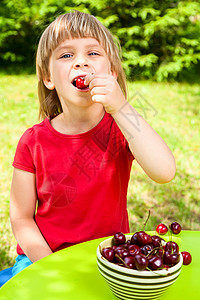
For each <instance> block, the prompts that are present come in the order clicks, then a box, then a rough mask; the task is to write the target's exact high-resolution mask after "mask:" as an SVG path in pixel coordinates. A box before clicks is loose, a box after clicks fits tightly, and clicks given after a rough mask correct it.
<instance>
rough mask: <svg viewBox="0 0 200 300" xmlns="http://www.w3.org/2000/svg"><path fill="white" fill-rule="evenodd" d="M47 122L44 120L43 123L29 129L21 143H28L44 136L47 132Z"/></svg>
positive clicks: (22, 137) (23, 135)
mask: <svg viewBox="0 0 200 300" xmlns="http://www.w3.org/2000/svg"><path fill="white" fill-rule="evenodd" d="M46 122H47V119H44V120H43V121H42V122H40V123H38V124H35V125H33V126H32V127H30V128H28V129H27V130H26V131H25V132H24V133H23V134H22V136H21V138H20V142H23V143H28V142H29V141H33V140H35V138H37V136H38V135H42V134H43V132H44V131H46Z"/></svg>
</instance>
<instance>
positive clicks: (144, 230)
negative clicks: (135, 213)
mask: <svg viewBox="0 0 200 300" xmlns="http://www.w3.org/2000/svg"><path fill="white" fill-rule="evenodd" d="M150 215H151V211H150V209H149V213H148V217H147V219H146V221H145V223H144V231H145V227H146V225H147V222H148V221H149V218H150Z"/></svg>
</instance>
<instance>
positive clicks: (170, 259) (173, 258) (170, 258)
mask: <svg viewBox="0 0 200 300" xmlns="http://www.w3.org/2000/svg"><path fill="white" fill-rule="evenodd" d="M179 260H180V254H179V253H170V252H168V251H165V253H164V256H163V263H164V264H165V265H169V266H173V265H175V264H177V263H178V262H179Z"/></svg>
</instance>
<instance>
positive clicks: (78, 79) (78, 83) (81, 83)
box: [76, 77, 87, 89]
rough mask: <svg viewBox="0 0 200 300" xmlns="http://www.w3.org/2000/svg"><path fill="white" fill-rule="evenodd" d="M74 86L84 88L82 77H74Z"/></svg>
mask: <svg viewBox="0 0 200 300" xmlns="http://www.w3.org/2000/svg"><path fill="white" fill-rule="evenodd" d="M76 87H77V88H78V89H85V88H86V87H87V86H86V85H85V81H84V78H82V77H79V78H77V79H76Z"/></svg>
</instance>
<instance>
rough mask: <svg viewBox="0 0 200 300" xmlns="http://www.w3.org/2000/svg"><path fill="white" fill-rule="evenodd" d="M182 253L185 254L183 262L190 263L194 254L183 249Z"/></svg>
mask: <svg viewBox="0 0 200 300" xmlns="http://www.w3.org/2000/svg"><path fill="white" fill-rule="evenodd" d="M181 254H182V256H183V264H184V265H189V264H190V263H191V261H192V255H191V254H190V253H189V252H187V251H183V252H181Z"/></svg>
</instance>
